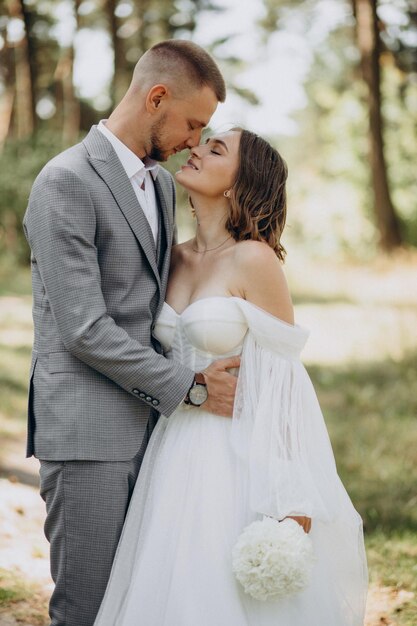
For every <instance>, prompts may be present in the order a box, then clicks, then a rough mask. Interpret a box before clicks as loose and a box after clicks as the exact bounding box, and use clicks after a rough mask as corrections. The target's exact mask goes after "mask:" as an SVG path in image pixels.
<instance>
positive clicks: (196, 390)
mask: <svg viewBox="0 0 417 626" xmlns="http://www.w3.org/2000/svg"><path fill="white" fill-rule="evenodd" d="M207 396H208V393H207V388H206V386H205V385H198V384H197V385H194V387H192V389H191V390H190V393H189V395H188V397H189V398H190V402H191V404H194V405H195V406H200V405H201V404H203V402H205V401H206V400H207Z"/></svg>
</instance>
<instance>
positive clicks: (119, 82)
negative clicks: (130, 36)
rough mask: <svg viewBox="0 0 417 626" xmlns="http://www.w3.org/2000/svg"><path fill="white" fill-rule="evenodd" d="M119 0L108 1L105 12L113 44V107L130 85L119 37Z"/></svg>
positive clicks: (111, 89)
mask: <svg viewBox="0 0 417 626" xmlns="http://www.w3.org/2000/svg"><path fill="white" fill-rule="evenodd" d="M117 4H118V1H117V0H106V3H105V10H106V14H107V19H108V22H109V29H110V36H111V40H112V44H113V54H114V65H113V78H112V82H111V87H110V95H111V99H112V104H113V106H114V105H116V104H118V103H119V102H120V100H121V99H122V97H123V96H124V94H125V92H126V89H127V87H128V83H127V81H126V71H125V70H126V68H125V64H126V60H125V51H124V45H123V41H122V39H121V38H120V37H118V35H117V31H118V26H119V25H118V18H117V16H116V7H117Z"/></svg>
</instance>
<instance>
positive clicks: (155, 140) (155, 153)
mask: <svg viewBox="0 0 417 626" xmlns="http://www.w3.org/2000/svg"><path fill="white" fill-rule="evenodd" d="M165 120H166V115H163V116H162V117H161V119H160V120H158V121H157V122H156V123H155V124H154V125H153V126H152V128H151V149H150V151H149V154H148V157H150V158H151V159H153V160H154V161H166V157H165V152H166V151H165V150H164V149H163V147H162V140H161V135H162V131H163V129H164V127H165Z"/></svg>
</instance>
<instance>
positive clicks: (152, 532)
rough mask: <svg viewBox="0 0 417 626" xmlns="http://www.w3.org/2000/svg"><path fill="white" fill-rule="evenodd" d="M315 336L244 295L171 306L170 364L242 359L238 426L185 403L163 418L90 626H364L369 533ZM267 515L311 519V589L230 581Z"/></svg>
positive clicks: (165, 318)
mask: <svg viewBox="0 0 417 626" xmlns="http://www.w3.org/2000/svg"><path fill="white" fill-rule="evenodd" d="M307 334H308V333H307V332H306V331H305V330H304V329H302V328H300V327H298V326H291V325H289V324H286V323H285V322H282V321H280V320H278V319H277V318H275V317H273V316H272V315H269V314H268V313H266V312H265V311H262V310H261V309H259V308H258V307H256V306H254V305H252V304H250V303H248V302H246V301H245V300H243V299H242V298H237V297H221V296H219V297H209V298H204V299H202V300H198V301H196V302H194V303H193V304H191V305H190V306H188V307H187V308H186V310H185V311H184V312H183V313H182V314H181V315H179V314H177V313H176V312H175V311H174V310H173V309H172V308H171V307H170V306H169V305H168V304H165V305H164V307H163V309H162V312H161V315H160V317H159V319H158V322H157V325H156V328H155V336H156V337H157V338H158V339H159V341H160V342H161V343H162V344H163V346H164V348H165V350H166V354H167V357H168V358H171V359H177V360H179V361H181V362H182V363H185V364H187V365H188V366H189V367H190V368H191V369H193V370H195V371H201V370H202V369H204V368H205V367H206V366H207V365H208V364H209V363H211V362H212V361H213V360H215V359H218V358H220V357H225V356H231V355H235V354H241V353H242V365H241V368H240V372H239V381H238V390H237V396H236V402H235V411H234V416H233V419H230V418H226V417H217V416H215V415H212V414H210V413H207V412H205V411H204V409H202V408H194V407H188V406H186V405H184V404H183V405H181V406H180V407H178V409H177V410H176V411H175V412H174V413H173V414H172V415H171V416H170V417H169V418H168V419H167V418H165V417H164V416H161V417H160V419H159V421H158V424H157V426H156V428H155V430H154V432H153V435H152V437H151V440H150V443H149V446H148V449H147V452H146V455H145V459H144V462H143V465H142V469H141V472H140V475H139V478H138V481H137V485H136V488H135V491H134V494H133V496H132V500H131V504H130V507H129V511H128V515H127V518H126V523H125V526H124V530H123V533H122V537H121V540H120V543H119V547H118V551H117V554H116V558H115V561H114V565H113V569H112V573H111V576H110V580H109V584H108V587H107V591H106V594H105V597H104V600H103V603H102V605H101V608H100V612H99V614H98V616H97V619H96V621H95V625H94V626H307V624H308V626H362V625H363V619H364V605H365V597H366V585H367V570H366V559H365V552H364V545H363V535H362V523H361V519H360V517H359V515H358V514H357V512H356V511H355V509H354V508H353V506H352V503H351V501H350V499H349V496H348V495H347V493H346V491H345V489H344V487H343V485H342V483H341V482H340V479H339V477H338V475H337V471H336V466H335V462H334V458H333V454H332V450H331V446H330V442H329V438H328V435H327V431H326V427H325V424H324V421H323V417H322V414H321V411H320V407H319V405H318V402H317V398H316V395H315V393H314V389H313V387H312V385H311V382H310V379H309V377H308V375H307V373H306V371H305V369H304V367H303V365H302V364H301V361H300V359H299V355H300V352H301V350H302V348H303V346H304V344H305V342H306V339H307ZM340 419H345V416H344V415H340ZM263 514H266V515H271V516H273V517H276V518H277V519H282V518H283V517H285V516H286V515H289V514H304V515H308V516H310V517H311V518H312V530H311V533H310V536H311V539H312V541H313V544H314V550H315V558H316V560H315V565H314V570H313V576H312V582H311V584H310V586H309V587H308V588H307V589H306V590H305V591H303V592H302V593H300V594H299V595H297V596H294V597H292V598H287V599H284V600H279V601H277V600H274V601H266V602H261V601H256V600H254V599H252V598H251V597H250V596H247V595H245V593H244V592H243V590H242V588H241V587H240V585H239V583H238V582H237V581H236V580H235V577H234V574H233V572H232V563H231V553H232V548H233V546H234V544H235V542H236V539H237V537H238V535H239V534H240V532H241V531H242V530H243V528H244V527H245V526H246V525H248V524H249V523H251V522H252V521H254V520H256V519H261V518H262V515H263Z"/></svg>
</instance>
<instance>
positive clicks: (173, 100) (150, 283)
mask: <svg viewBox="0 0 417 626" xmlns="http://www.w3.org/2000/svg"><path fill="white" fill-rule="evenodd" d="M224 98H225V86H224V81H223V78H222V76H221V74H220V72H219V70H218V68H217V66H216V64H215V63H214V61H213V60H212V58H211V57H210V56H209V55H208V54H207V53H206V52H205V51H204V50H202V49H201V48H199V47H198V46H196V45H195V44H192V43H190V42H186V41H174V40H171V41H167V42H161V43H160V44H157V45H156V46H154V47H153V48H151V49H150V50H149V51H148V52H147V53H146V54H145V55H144V56H143V57H142V58H141V59H140V60H139V62H138V64H137V66H136V68H135V71H134V74H133V79H132V83H131V85H130V87H129V89H128V91H127V93H126V95H125V97H124V98H123V99H122V101H121V102H120V104H119V105H118V106H117V108H116V109H115V110H114V112H113V113H112V114H111V116H110V117H109V119H108V120H107V121H106V123H104V122H100V124H99V125H98V126H94V127H93V128H92V129H91V131H90V133H89V134H88V136H87V137H86V138H85V139H84V141H83V142H82V143H80V144H78V145H76V146H74V147H72V148H70V149H69V150H66V151H65V152H63V153H62V154H60V155H58V156H57V157H55V158H54V159H53V160H52V161H50V162H49V163H48V164H47V165H46V166H45V168H44V169H43V170H42V171H41V173H40V174H39V176H38V177H37V179H36V181H35V183H34V185H33V189H32V193H31V196H30V200H29V206H28V209H27V212H26V215H25V219H24V228H25V232H26V236H27V239H28V241H29V244H30V246H31V249H32V257H31V263H32V276H33V296H34V304H33V317H34V324H35V340H34V348H33V358H32V365H31V375H30V396H29V430H28V449H27V454H28V456H31V455H35V456H36V457H37V458H38V459H40V464H41V467H40V478H41V495H42V497H43V499H44V500H45V502H46V509H47V519H46V523H45V533H46V536H47V538H48V540H49V541H50V544H51V571H52V577H53V579H54V581H55V590H54V592H53V595H52V598H51V602H50V616H51V626H92V624H93V622H94V619H95V616H96V613H97V611H98V608H99V605H100V602H101V599H102V596H103V594H104V591H105V588H106V583H107V579H108V576H109V573H110V569H111V564H112V560H113V557H114V553H115V550H116V547H117V543H118V540H119V537H120V533H121V530H122V526H123V521H124V517H125V514H126V510H127V507H128V503H129V499H130V495H131V493H132V490H133V487H134V484H135V480H136V477H137V474H138V471H139V468H140V464H141V461H142V458H143V454H144V452H145V449H146V445H147V442H148V439H149V436H150V433H151V430H152V425H153V424H154V423H155V419H156V418H157V415H158V414H159V413H162V414H164V415H166V416H169V415H170V414H171V413H172V412H173V411H174V409H175V408H176V407H177V406H178V405H179V404H180V403H181V402H182V401H183V400H184V398H186V396H187V393H188V391H189V390H190V388H191V387H192V386H193V385H194V384H195V383H196V381H197V382H201V374H200V375H199V374H197V377H196V376H195V372H193V371H191V370H189V369H188V368H186V367H184V366H183V365H181V364H180V363H176V362H174V361H169V360H167V359H165V358H164V356H163V355H162V350H161V347H160V345H159V344H158V343H157V341H156V340H155V339H154V338H153V337H152V329H153V327H154V324H155V320H156V318H157V316H158V313H159V311H160V309H161V307H162V304H163V301H164V297H165V290H166V284H167V279H168V271H169V259H170V252H171V246H172V243H173V240H174V234H175V224H174V210H175V189H174V184H173V181H172V178H171V176H170V174H168V172H166V171H165V170H164V169H163V168H161V167H160V166H159V165H158V164H157V161H165V160H166V159H167V158H168V157H169V156H170V155H171V154H173V153H175V152H179V151H181V150H184V149H185V148H191V147H193V146H194V145H196V144H197V143H198V142H199V140H200V136H201V130H202V128H203V127H204V126H206V125H207V124H208V122H209V120H210V117H211V115H212V114H213V112H214V110H215V108H216V106H217V103H218V102H219V101H221V102H222V101H224ZM238 364H239V363H238V360H237V359H235V358H232V359H226V360H223V361H218V362H216V363H213V364H212V365H211V366H210V368H208V370H207V371H206V372H205V383H206V384H207V391H208V399H207V401H206V404H205V407H206V408H207V409H208V410H210V411H212V412H213V413H216V414H219V415H225V416H230V415H231V413H232V407H233V398H234V392H235V378H234V377H233V376H231V375H230V374H229V373H228V372H227V371H226V369H227V368H231V367H236V366H238ZM158 412H159V413H158ZM166 522H167V527H169V519H168V520H166ZM143 626H152V625H151V624H147V625H143ZM173 626H174V625H173Z"/></svg>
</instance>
